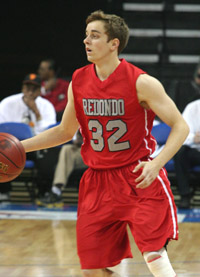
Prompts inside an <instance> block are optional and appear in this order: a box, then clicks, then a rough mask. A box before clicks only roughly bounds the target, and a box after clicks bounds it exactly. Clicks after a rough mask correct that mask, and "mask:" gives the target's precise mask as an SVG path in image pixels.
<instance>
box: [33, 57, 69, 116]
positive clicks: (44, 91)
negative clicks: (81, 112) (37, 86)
mask: <svg viewBox="0 0 200 277" xmlns="http://www.w3.org/2000/svg"><path fill="white" fill-rule="evenodd" d="M38 73H39V75H40V77H41V79H42V88H41V96H42V97H44V98H46V99H48V100H49V101H50V102H51V103H52V104H53V105H54V108H55V110H56V115H57V121H61V118H62V114H63V112H64V109H65V106H66V104H67V90H68V86H69V82H67V81H65V80H63V79H61V78H58V77H57V74H58V69H57V67H56V63H55V61H54V60H52V59H46V60H42V61H41V63H40V65H39V69H38Z"/></svg>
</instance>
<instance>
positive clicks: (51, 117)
mask: <svg viewBox="0 0 200 277" xmlns="http://www.w3.org/2000/svg"><path fill="white" fill-rule="evenodd" d="M40 88H41V79H40V77H39V76H37V75H36V74H33V73H32V74H29V75H27V76H26V77H25V79H24V80H23V84H22V92H21V93H18V94H14V95H11V96H8V97H6V98H4V99H3V100H2V101H1V103H0V123H3V122H11V121H12V122H24V123H27V124H29V125H30V126H31V127H32V130H33V133H34V134H39V133H40V132H42V131H44V130H45V129H46V128H47V127H48V126H49V125H51V124H54V123H56V113H55V109H54V107H53V105H52V104H51V103H50V102H49V101H48V100H46V99H43V98H42V97H41V96H40Z"/></svg>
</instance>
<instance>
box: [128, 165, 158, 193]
mask: <svg viewBox="0 0 200 277" xmlns="http://www.w3.org/2000/svg"><path fill="white" fill-rule="evenodd" d="M141 168H143V170H142V173H141V174H140V176H139V177H138V178H137V179H135V182H136V183H138V184H137V186H136V188H140V189H144V188H147V187H148V186H150V185H151V183H152V182H153V181H154V180H155V179H156V177H157V176H158V174H159V171H160V168H158V166H157V165H156V164H155V163H154V161H149V162H141V163H140V164H138V165H137V166H136V167H135V169H134V170H133V172H134V173H135V172H137V171H138V170H140V169H141Z"/></svg>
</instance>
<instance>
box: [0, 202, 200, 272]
mask: <svg viewBox="0 0 200 277" xmlns="http://www.w3.org/2000/svg"><path fill="white" fill-rule="evenodd" d="M45 212H46V214H48V215H49V217H47V218H50V215H51V212H52V211H46V210H45ZM37 213H38V216H37ZM57 213H59V214H64V215H65V216H66V214H67V213H68V212H66V211H57ZM69 213H70V212H69ZM30 214H31V213H29V211H28V210H27V211H26V210H24V213H23V216H22V214H20V211H15V213H14V214H12V212H11V211H9V212H8V209H6V208H5V207H4V208H3V209H1V208H0V215H1V220H0V277H61V276H65V277H80V276H81V271H80V266H79V259H78V257H77V254H76V231H75V227H76V220H66V219H65V220H64V219H62V217H60V218H61V219H60V218H59V217H57V219H56V216H55V212H54V213H52V214H53V215H54V216H53V217H52V219H51V220H46V219H44V214H45V213H44V212H43V213H42V217H41V211H35V213H32V217H31V216H29V215H30ZM195 216H196V218H197V217H198V218H199V216H200V210H199V209H196V210H194V213H193V215H191V213H190V218H191V221H196V220H195ZM15 218H18V219H15ZM29 218H32V219H29ZM69 218H70V217H69ZM180 218H182V219H183V218H185V219H187V216H185V215H183V214H182V215H180ZM192 218H193V219H192ZM181 221H183V220H181ZM197 221H199V219H198V220H197ZM179 231H180V238H179V241H178V242H177V241H173V242H171V243H170V245H169V248H168V253H169V257H170V260H171V262H172V264H173V267H174V269H175V271H176V273H177V275H178V277H179V276H180V277H181V276H184V277H185V276H188V277H189V276H200V222H187V220H186V222H182V223H179ZM131 246H132V252H133V255H134V259H127V260H124V261H123V262H122V263H121V264H120V265H118V266H116V267H115V268H114V271H116V272H118V273H119V274H120V275H121V276H122V277H132V276H151V274H150V273H149V271H148V269H147V267H146V265H145V263H144V260H143V258H142V256H141V254H140V252H139V251H138V249H137V248H136V246H135V243H134V241H133V239H132V238H131Z"/></svg>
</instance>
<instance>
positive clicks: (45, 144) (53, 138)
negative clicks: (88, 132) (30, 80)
mask: <svg viewBox="0 0 200 277" xmlns="http://www.w3.org/2000/svg"><path fill="white" fill-rule="evenodd" d="M78 127H79V123H78V121H77V119H76V112H75V107H74V98H73V91H72V84H71V83H70V85H69V89H68V103H67V106H66V108H65V111H64V113H63V117H62V121H61V123H60V124H59V125H58V126H55V127H53V128H51V129H48V130H46V131H44V132H42V133H40V134H39V135H37V136H34V137H33V138H30V139H27V140H23V141H22V144H23V146H24V148H25V151H26V152H31V151H36V150H40V149H45V148H50V147H54V146H57V145H60V144H63V143H65V142H67V141H70V140H71V139H72V138H73V136H74V134H75V132H76V131H77V129H78Z"/></svg>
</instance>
